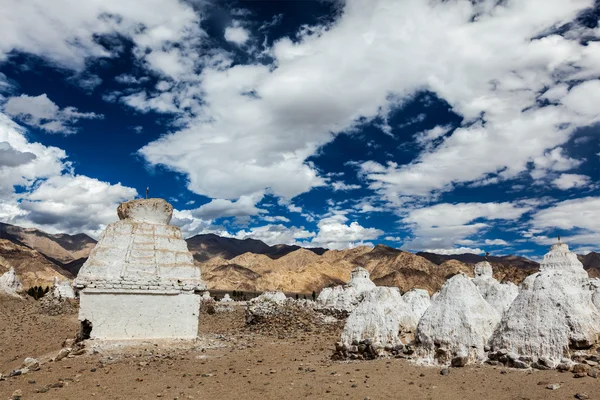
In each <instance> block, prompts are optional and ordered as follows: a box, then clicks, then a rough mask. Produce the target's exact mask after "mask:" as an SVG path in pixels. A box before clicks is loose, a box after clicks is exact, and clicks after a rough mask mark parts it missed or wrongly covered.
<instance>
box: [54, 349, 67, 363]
mask: <svg viewBox="0 0 600 400" xmlns="http://www.w3.org/2000/svg"><path fill="white" fill-rule="evenodd" d="M69 353H71V349H69V348H64V349H60V351H59V352H58V354H57V355H56V357H54V361H60V360H62V359H63V358H65V357H66V356H68V355H69Z"/></svg>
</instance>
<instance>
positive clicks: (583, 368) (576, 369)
mask: <svg viewBox="0 0 600 400" xmlns="http://www.w3.org/2000/svg"><path fill="white" fill-rule="evenodd" d="M588 369H590V367H589V365H586V364H575V365H574V366H573V372H574V373H576V374H578V373H580V372H587V370H588Z"/></svg>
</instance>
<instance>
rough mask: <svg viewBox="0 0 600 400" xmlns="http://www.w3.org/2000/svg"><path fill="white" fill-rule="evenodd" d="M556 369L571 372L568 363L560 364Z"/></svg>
mask: <svg viewBox="0 0 600 400" xmlns="http://www.w3.org/2000/svg"><path fill="white" fill-rule="evenodd" d="M556 369H557V370H559V371H561V372H567V371H570V370H571V364H568V363H560V364H558V365H557V366H556Z"/></svg>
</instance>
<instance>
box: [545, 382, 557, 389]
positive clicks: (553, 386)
mask: <svg viewBox="0 0 600 400" xmlns="http://www.w3.org/2000/svg"><path fill="white" fill-rule="evenodd" d="M546 389H550V390H558V389H560V385H559V384H558V383H552V384H550V385H548V386H546Z"/></svg>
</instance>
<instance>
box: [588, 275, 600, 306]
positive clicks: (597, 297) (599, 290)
mask: <svg viewBox="0 0 600 400" xmlns="http://www.w3.org/2000/svg"><path fill="white" fill-rule="evenodd" d="M590 284H591V285H590V286H591V289H592V302H593V303H594V305H595V306H596V308H597V309H598V310H600V278H595V279H591V280H590Z"/></svg>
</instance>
